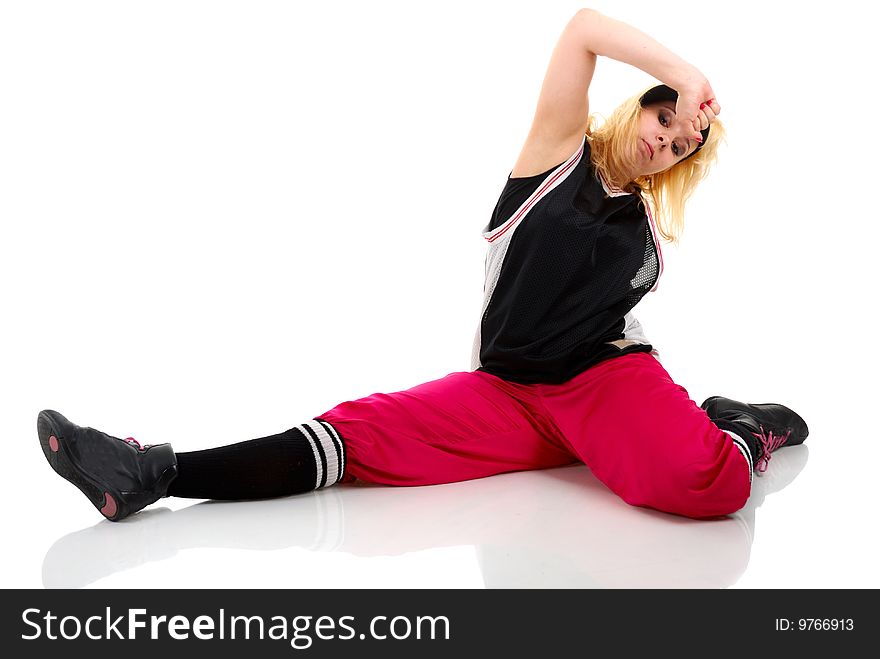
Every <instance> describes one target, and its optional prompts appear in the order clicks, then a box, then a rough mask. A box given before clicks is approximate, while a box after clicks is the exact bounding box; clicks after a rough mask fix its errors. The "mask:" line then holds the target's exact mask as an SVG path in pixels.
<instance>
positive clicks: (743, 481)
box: [539, 353, 754, 518]
mask: <svg viewBox="0 0 880 659" xmlns="http://www.w3.org/2000/svg"><path fill="white" fill-rule="evenodd" d="M539 391H540V392H541V396H542V398H543V401H544V404H545V405H546V406H547V409H548V411H549V412H550V413H551V414H552V416H553V418H554V420H555V422H556V424H557V425H558V426H559V429H560V431H561V433H562V435H563V436H564V437H565V439H566V441H567V442H568V443H569V444H570V446H571V450H572V451H573V452H574V453H576V454H577V455H578V456H579V457H580V458H581V459H582V460H583V461H584V462H585V463H586V464H587V465H588V466H589V467H590V469H591V470H592V471H593V474H594V475H595V476H596V477H597V478H598V479H599V480H600V481H602V482H603V483H605V484H606V485H607V486H608V487H609V488H610V489H611V490H612V491H614V492H615V493H616V494H617V495H618V496H620V497H621V498H622V499H623V500H624V501H626V502H627V503H629V504H632V505H636V506H648V507H651V508H655V509H658V510H662V511H665V512H670V513H676V514H680V515H685V516H688V517H695V518H703V517H714V516H719V515H726V514H729V513H732V512H734V511H736V510H739V509H740V508H742V507H743V506H744V505H745V503H746V501H747V499H748V497H749V492H750V489H751V478H752V465H753V463H754V459H753V457H752V451H753V447H754V439H753V438H751V437H743V436H741V435H745V434H746V433H741V434H740V435H738V434H736V433H735V432H732V431H731V430H727V431H724V430H721V429H720V428H719V427H718V426H716V425H715V424H714V423H713V422H712V421H711V420H710V419H709V417H708V416H707V414H706V412H705V411H704V410H702V409H700V408H699V407H698V406H697V404H696V403H695V402H694V401H693V400H691V398H690V396H689V395H688V392H687V391H686V390H685V389H684V387H682V386H680V385H678V384H676V383H675V382H673V381H672V378H671V377H670V376H669V374H668V373H667V372H666V369H665V368H663V366H662V365H661V364H660V362H659V361H657V360H656V359H655V358H654V357H653V356H651V355H650V354H647V353H634V354H630V355H623V356H621V357H615V358H613V359H609V360H607V361H604V362H600V363H599V364H597V365H596V366H594V367H592V368H590V369H587V370H586V371H584V372H583V373H581V374H579V375H577V376H576V377H574V378H572V379H571V380H570V381H568V382H566V383H563V384H560V385H539Z"/></svg>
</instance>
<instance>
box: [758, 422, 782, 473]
mask: <svg viewBox="0 0 880 659" xmlns="http://www.w3.org/2000/svg"><path fill="white" fill-rule="evenodd" d="M758 427H759V428H760V429H761V432H760V433H756V432H753V433H752V434H753V435H754V436H755V437H756V438H757V439H759V440H760V441H761V446H762V447H763V449H764V451H763V452H762V453H761V457H760V458H758V461H757V462H756V463H755V471H757V472H760V473H764V472H765V471H767V465H768V464H769V462H770V454H771V453H772V452H773V451H775V450H776V449H778V448H779V447H780V446H782V445H783V444H785V442H787V441H788V437H789V435H791V430H789V431H788V432H786V433H785V434H784V435H774V434H773V431H772V430H771V431H770V432H769V433H768V432H765V431H764V426H761V425H759V426H758Z"/></svg>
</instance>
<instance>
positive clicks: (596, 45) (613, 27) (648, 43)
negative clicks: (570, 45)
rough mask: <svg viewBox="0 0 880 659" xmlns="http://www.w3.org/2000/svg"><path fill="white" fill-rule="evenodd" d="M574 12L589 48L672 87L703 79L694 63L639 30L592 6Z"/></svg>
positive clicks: (678, 87)
mask: <svg viewBox="0 0 880 659" xmlns="http://www.w3.org/2000/svg"><path fill="white" fill-rule="evenodd" d="M578 15H579V16H580V17H581V30H582V34H583V38H584V43H585V45H586V47H587V49H588V50H589V51H590V52H592V53H594V54H596V55H601V56H603V57H610V58H611V59H613V60H617V61H618V62H623V63H625V64H629V65H631V66H634V67H636V68H638V69H641V70H642V71H644V72H645V73H647V74H648V75H651V76H653V77H654V78H656V79H657V80H659V81H660V82H663V83H665V84H667V85H669V86H670V87H672V88H673V89H676V90H682V89H684V88H686V87H690V86H693V85H695V84H699V83H700V82H701V81H703V80H705V76H703V74H702V73H700V71H699V70H698V69H697V68H696V67H695V66H693V65H692V64H690V63H688V62H686V61H685V60H683V59H682V58H681V57H679V56H678V55H676V54H675V53H673V52H672V51H670V50H669V49H668V48H666V47H665V46H663V45H662V44H661V43H658V42H657V41H656V40H654V39H653V38H651V37H649V36H648V35H647V34H645V33H644V32H642V31H641V30H637V29H636V28H634V27H632V26H631V25H628V24H626V23H623V22H622V21H618V20H615V19H613V18H610V17H608V16H605V15H604V14H601V13H599V12H598V11H596V10H594V9H581V10H580V11H579V12H578Z"/></svg>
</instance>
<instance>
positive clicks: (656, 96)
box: [639, 85, 710, 161]
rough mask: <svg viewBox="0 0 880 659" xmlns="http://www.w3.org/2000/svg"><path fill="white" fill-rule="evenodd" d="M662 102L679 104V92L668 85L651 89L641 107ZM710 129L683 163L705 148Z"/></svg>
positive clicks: (644, 97)
mask: <svg viewBox="0 0 880 659" xmlns="http://www.w3.org/2000/svg"><path fill="white" fill-rule="evenodd" d="M660 101H672V102H673V103H677V102H678V92H677V91H675V90H674V89H673V88H672V87H669V86H668V85H657V86H656V87H651V89H649V90H648V91H646V92H645V93H644V94H642V97H641V98H640V99H639V105H641V106H642V107H644V106H646V105H650V104H651V103H659V102H660ZM709 128H710V126H706V127H705V128H704V129H703V130H701V131H700V135H702V136H703V141H702V142H700V143H699V144H697V148H696V149H694V150H693V151H691V152H690V153H689V154H688V155H686V156H685V157H684V158H682V161H685V160H687V159H688V158H690V157H691V156H692V155H694V154H695V153H696V152H697V151H699V150H700V149H702V148H703V145H704V144H705V143H706V140H708V139H709Z"/></svg>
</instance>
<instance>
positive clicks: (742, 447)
mask: <svg viewBox="0 0 880 659" xmlns="http://www.w3.org/2000/svg"><path fill="white" fill-rule="evenodd" d="M722 432H725V433H727V434H728V435H729V436H730V438H731V439H732V440H733V445H734V446H736V447H737V448H738V449H739V452H740V453H742V454H743V457H744V458H745V459H746V463H747V464H748V466H749V485H751V484H752V471H753V470H754V468H755V467H754V465H753V464H752V453H751V451H749V445H748V444H746V442H745V440H744V439H743V438H742V437H740V436H739V435H737V434H736V433H734V432H731V431H729V430H723V431H722Z"/></svg>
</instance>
